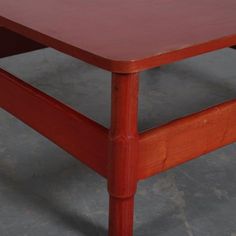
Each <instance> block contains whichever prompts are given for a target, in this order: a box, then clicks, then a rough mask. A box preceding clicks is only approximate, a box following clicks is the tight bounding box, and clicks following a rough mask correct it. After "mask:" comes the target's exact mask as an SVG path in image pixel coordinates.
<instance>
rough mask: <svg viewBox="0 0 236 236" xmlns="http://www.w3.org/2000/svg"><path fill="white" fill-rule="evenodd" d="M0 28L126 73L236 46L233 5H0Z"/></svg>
mask: <svg viewBox="0 0 236 236" xmlns="http://www.w3.org/2000/svg"><path fill="white" fill-rule="evenodd" d="M0 25H3V26H5V27H7V28H9V29H11V30H13V31H16V32H18V33H21V34H23V35H25V36H27V37H29V38H31V39H34V40H36V41H38V42H40V43H43V44H46V45H47V46H50V47H53V48H56V49H58V50H60V51H62V52H65V53H67V54H70V55H72V56H75V57H77V58H79V59H82V60H84V61H87V62H89V63H91V64H94V65H97V66H99V67H102V68H104V69H107V70H110V71H113V72H122V73H130V72H135V71H140V70H144V69H146V68H151V67H155V66H159V65H161V64H166V63H170V62H173V61H176V60H180V59H183V58H186V57H190V56H194V55H198V54H201V53H204V52H207V51H212V50H216V49H219V48H223V47H228V46H231V45H233V44H236V1H235V0H224V1H222V0H198V1H195V0H148V1H147V0H20V1H16V0H0Z"/></svg>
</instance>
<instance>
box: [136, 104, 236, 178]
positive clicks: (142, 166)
mask: <svg viewBox="0 0 236 236" xmlns="http://www.w3.org/2000/svg"><path fill="white" fill-rule="evenodd" d="M235 117H236V100H233V101H230V102H226V103H224V104H221V105H218V106H215V107H212V108H209V109H207V110H205V111H202V112H199V113H197V114H194V115H191V116H188V117H184V118H181V119H178V120H176V121H173V122H171V123H169V124H167V125H164V126H162V127H159V128H155V129H152V130H150V131H146V132H144V133H143V134H141V136H140V140H139V158H140V160H139V166H138V173H139V178H141V179H143V178H147V177H149V176H151V175H154V174H156V173H160V172H163V171H165V170H167V169H169V168H172V167H175V166H177V165H180V164H182V163H184V162H186V161H189V160H192V159H193V158H196V157H199V156H200V155H203V154H206V153H208V152H210V151H213V150H215V149H217V148H220V147H222V146H225V145H227V144H230V143H233V142H235V141H236V120H235Z"/></svg>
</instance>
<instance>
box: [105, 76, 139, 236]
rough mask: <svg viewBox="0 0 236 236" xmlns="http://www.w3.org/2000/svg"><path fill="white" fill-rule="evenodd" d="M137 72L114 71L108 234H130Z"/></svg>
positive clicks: (134, 177)
mask: <svg viewBox="0 0 236 236" xmlns="http://www.w3.org/2000/svg"><path fill="white" fill-rule="evenodd" d="M138 83H139V81H138V75H137V74H126V75H125V74H124V75H123V74H113V78H112V109H111V110H112V112H111V113H112V115H111V128H110V134H109V141H110V152H109V154H110V155H109V168H108V170H109V171H108V173H109V174H108V191H109V194H110V217H109V236H132V235H133V210H134V195H135V192H136V186H137V163H138V137H139V136H138V129H137V119H138Z"/></svg>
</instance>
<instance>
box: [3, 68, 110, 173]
mask: <svg viewBox="0 0 236 236" xmlns="http://www.w3.org/2000/svg"><path fill="white" fill-rule="evenodd" d="M0 107H1V108H3V109H4V110H6V111H8V112H9V113H11V114H12V115H14V116H15V117H17V118H18V119H20V120H22V121H23V122H24V123H26V124H27V125H29V126H30V127H32V128H33V129H35V130H36V131H38V132H39V133H41V134H42V135H44V136H45V137H47V138H48V139H50V140H51V141H53V142H54V143H55V144H57V145H58V146H60V147H61V148H63V149H64V150H66V151H67V152H69V153H70V154H72V155H73V156H74V157H75V158H77V159H78V160H80V161H82V162H83V163H84V164H86V165H87V166H89V167H90V168H92V169H93V170H95V171H96V172H98V173H99V174H101V175H102V176H104V177H105V176H106V175H107V150H108V130H107V129H105V128H104V127H102V126H100V125H98V124H97V123H95V122H94V121H92V120H90V119H88V118H86V117H85V116H83V115H81V114H79V113H78V112H76V111H74V110H72V109H71V108H69V107H67V106H65V105H64V104H62V103H60V102H58V101H56V100H55V99H53V98H51V97H49V96H48V95H46V94H44V93H42V92H40V91H39V90H37V89H35V88H33V87H31V86H30V85H28V84H26V83H24V82H23V81H21V80H19V79H17V78H15V77H14V76H12V75H10V74H9V73H7V72H5V71H3V70H0Z"/></svg>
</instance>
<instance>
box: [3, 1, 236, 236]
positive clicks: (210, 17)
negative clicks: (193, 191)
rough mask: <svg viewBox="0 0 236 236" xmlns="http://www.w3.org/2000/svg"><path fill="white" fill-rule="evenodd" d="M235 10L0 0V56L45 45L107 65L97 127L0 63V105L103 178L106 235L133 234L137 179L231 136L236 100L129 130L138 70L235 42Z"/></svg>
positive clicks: (190, 4) (203, 4) (234, 6)
mask: <svg viewBox="0 0 236 236" xmlns="http://www.w3.org/2000/svg"><path fill="white" fill-rule="evenodd" d="M235 12H236V1H235V0H224V1H222V0H198V1H190V0H178V1H176V0H149V1H145V0H100V1H83V0H69V1H66V0H41V1H33V0H21V1H16V0H0V40H1V41H0V42H1V44H0V57H5V56H9V55H14V54H17V53H22V52H27V51H32V50H35V49H40V48H43V47H52V48H55V49H57V50H59V51H61V52H64V53H66V54H69V55H72V56H74V57H76V58H79V59H81V60H83V61H85V62H88V63H90V64H93V65H96V66H98V67H101V68H103V69H105V70H108V71H111V72H112V118H111V126H110V128H109V129H106V128H104V127H102V126H100V125H99V124H97V123H96V122H94V121H92V120H90V119H89V118H87V117H85V116H83V115H82V114H80V113H78V112H76V111H74V110H72V109H71V108H69V107H67V106H66V105H64V104H62V103H60V102H58V101H56V100H55V99H54V98H52V97H49V96H48V95H46V94H44V93H42V92H40V91H39V90H37V89H35V88H33V87H32V86H30V85H28V84H26V83H25V82H23V81H21V80H19V79H18V78H16V77H14V76H12V75H11V74H9V73H8V72H6V71H3V70H0V106H1V108H3V109H5V110H6V111H8V112H10V113H11V114H13V115H14V116H15V117H17V118H19V119H20V120H22V121H23V122H25V123H26V124H28V125H29V126H31V127H32V128H34V129H35V130H37V131H38V132H40V133H41V134H42V135H44V136H46V137H47V138H49V139H50V140H52V141H53V142H54V143H56V144H57V145H59V146H61V147H62V148H63V149H64V150H66V151H68V152H69V153H71V154H72V155H74V156H75V157H76V158H77V159H79V160H81V161H82V162H83V163H85V164H86V165H88V166H89V167H91V168H92V169H93V170H95V171H96V172H98V173H99V174H101V175H102V176H104V177H105V178H107V180H108V192H109V194H110V217H109V218H110V220H109V236H131V235H132V234H133V208H134V195H135V192H136V186H137V183H138V181H139V180H141V179H145V178H148V177H150V176H152V175H154V174H157V173H160V172H163V171H165V170H167V169H169V168H171V167H174V166H177V165H179V164H181V163H184V162H186V161H189V160H191V159H193V158H196V157H198V156H200V155H202V154H204V153H207V152H210V151H212V150H214V149H216V148H219V147H222V146H224V145H227V144H229V143H232V142H234V141H235V140H236V120H235V117H236V100H235V101H230V102H227V103H224V104H221V105H219V106H216V107H213V108H210V109H208V110H205V111H202V112H199V113H197V114H194V115H191V116H188V117H184V118H181V119H179V120H176V121H173V122H171V123H169V124H166V125H164V126H162V127H158V128H154V129H152V130H148V131H145V132H142V133H139V132H138V130H137V111H138V82H139V78H138V75H139V72H140V71H143V70H146V69H149V68H152V67H157V66H160V65H163V64H167V63H171V62H174V61H177V60H181V59H184V58H188V57H192V56H195V55H199V54H202V53H206V52H210V51H213V50H217V49H220V48H224V47H229V46H233V45H236V14H235ZM199 79H201V78H199ZM173 99H174V98H173Z"/></svg>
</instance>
